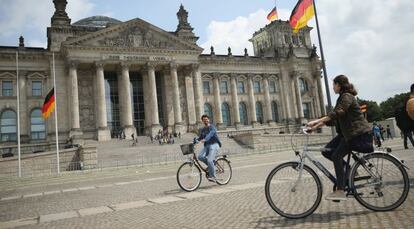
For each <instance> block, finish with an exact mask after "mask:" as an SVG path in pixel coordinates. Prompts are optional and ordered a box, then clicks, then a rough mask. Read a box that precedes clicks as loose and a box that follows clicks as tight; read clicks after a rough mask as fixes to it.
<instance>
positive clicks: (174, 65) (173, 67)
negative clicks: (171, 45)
mask: <svg viewBox="0 0 414 229" xmlns="http://www.w3.org/2000/svg"><path fill="white" fill-rule="evenodd" d="M177 69H178V64H177V63H176V62H170V70H175V71H177Z"/></svg>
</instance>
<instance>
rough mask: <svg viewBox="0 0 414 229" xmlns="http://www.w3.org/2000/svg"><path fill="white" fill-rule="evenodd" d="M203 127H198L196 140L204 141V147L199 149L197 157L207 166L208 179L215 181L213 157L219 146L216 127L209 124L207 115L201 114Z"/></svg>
mask: <svg viewBox="0 0 414 229" xmlns="http://www.w3.org/2000/svg"><path fill="white" fill-rule="evenodd" d="M201 121H202V122H203V124H204V127H203V128H201V129H200V136H199V137H198V139H197V140H198V141H200V142H201V143H204V148H203V149H202V150H201V151H200V154H199V155H198V159H199V160H200V161H202V162H204V163H205V164H206V165H207V166H208V178H207V179H208V180H209V181H211V182H216V181H217V180H216V171H215V169H214V159H215V158H216V155H217V152H218V151H219V149H220V147H221V142H220V139H219V137H218V136H217V130H216V127H215V126H214V125H212V124H210V118H209V117H208V115H203V116H201Z"/></svg>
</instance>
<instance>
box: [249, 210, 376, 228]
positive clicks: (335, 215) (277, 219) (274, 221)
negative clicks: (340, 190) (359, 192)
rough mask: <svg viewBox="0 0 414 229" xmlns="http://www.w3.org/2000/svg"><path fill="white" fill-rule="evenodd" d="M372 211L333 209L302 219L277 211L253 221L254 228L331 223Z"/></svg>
mask: <svg viewBox="0 0 414 229" xmlns="http://www.w3.org/2000/svg"><path fill="white" fill-rule="evenodd" d="M370 213H374V212H372V211H368V210H364V211H358V212H353V213H344V212H339V211H331V212H327V213H323V214H321V213H314V214H312V215H310V216H308V217H306V218H302V219H288V218H284V217H282V216H279V215H278V214H277V213H276V212H275V216H271V217H263V218H261V219H259V220H258V221H257V222H255V223H252V224H253V228H263V229H264V228H275V227H292V226H295V225H298V224H304V223H316V222H317V223H329V222H332V221H338V220H341V219H343V218H347V217H351V216H358V215H367V214H370Z"/></svg>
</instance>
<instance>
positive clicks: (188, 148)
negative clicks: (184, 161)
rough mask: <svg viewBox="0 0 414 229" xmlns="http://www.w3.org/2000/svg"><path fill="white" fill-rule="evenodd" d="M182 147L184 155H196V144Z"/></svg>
mask: <svg viewBox="0 0 414 229" xmlns="http://www.w3.org/2000/svg"><path fill="white" fill-rule="evenodd" d="M180 147H181V152H183V155H188V154H192V153H194V144H192V143H190V144H184V145H180Z"/></svg>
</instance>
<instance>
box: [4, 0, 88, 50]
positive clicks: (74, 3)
mask: <svg viewBox="0 0 414 229" xmlns="http://www.w3.org/2000/svg"><path fill="white" fill-rule="evenodd" d="M93 9H94V5H93V4H92V3H91V0H71V1H68V5H67V7H66V12H67V13H68V15H69V17H70V18H71V19H72V22H75V21H76V20H79V19H81V18H82V17H86V16H90V15H91V13H92V10H93ZM54 11H55V8H54V5H53V2H52V1H46V0H40V1H27V0H2V6H1V8H0V15H1V16H0V31H2V33H1V34H0V39H1V40H9V43H10V41H11V45H17V44H18V37H19V36H20V35H23V36H24V37H25V38H26V40H27V41H28V42H26V43H27V44H31V43H34V44H46V40H47V38H46V28H47V27H48V26H50V18H51V17H52V16H53V13H54ZM23 32H24V33H25V34H23ZM40 39H44V40H45V42H39V40H40ZM14 40H15V41H16V42H14Z"/></svg>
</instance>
